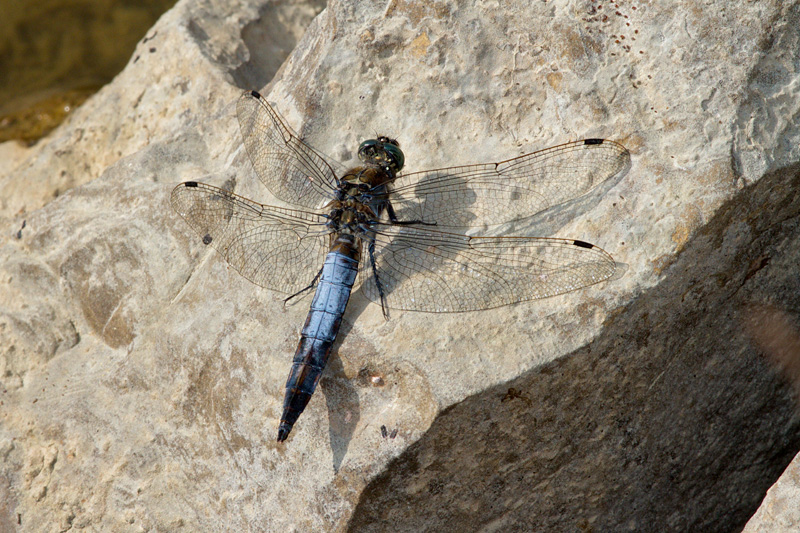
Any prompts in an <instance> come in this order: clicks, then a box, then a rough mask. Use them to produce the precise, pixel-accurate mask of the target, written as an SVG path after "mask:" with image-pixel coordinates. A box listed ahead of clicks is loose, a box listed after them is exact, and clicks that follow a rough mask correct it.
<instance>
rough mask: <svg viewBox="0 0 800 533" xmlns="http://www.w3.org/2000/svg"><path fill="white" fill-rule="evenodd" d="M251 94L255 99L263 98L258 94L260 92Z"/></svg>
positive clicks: (251, 92)
mask: <svg viewBox="0 0 800 533" xmlns="http://www.w3.org/2000/svg"><path fill="white" fill-rule="evenodd" d="M250 94H251V95H253V98H258V99H260V98H261V95H260V94H258V91H250Z"/></svg>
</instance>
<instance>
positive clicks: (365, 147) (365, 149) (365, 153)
mask: <svg viewBox="0 0 800 533" xmlns="http://www.w3.org/2000/svg"><path fill="white" fill-rule="evenodd" d="M378 144H379V143H378V141H377V140H375V139H368V140H366V141H364V142H362V143H361V144H360V145H358V158H359V159H360V160H362V161H366V160H367V159H369V158H370V157H372V156H373V155H375V149H376V148H377V146H378Z"/></svg>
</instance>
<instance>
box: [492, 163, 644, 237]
mask: <svg viewBox="0 0 800 533" xmlns="http://www.w3.org/2000/svg"><path fill="white" fill-rule="evenodd" d="M629 169H630V164H629V165H628V166H627V167H626V168H625V169H623V170H622V171H620V172H618V173H617V174H615V175H613V176H611V177H610V178H608V179H607V180H605V181H604V182H602V183H601V184H599V185H598V186H597V187H595V188H594V189H592V190H591V191H589V192H588V193H586V194H584V195H583V196H579V197H578V198H574V199H572V200H569V201H567V202H562V203H560V204H556V205H554V206H552V207H550V208H548V209H545V210H543V211H539V212H538V213H532V214H531V215H530V216H528V217H524V218H519V219H517V220H512V221H509V222H508V223H506V224H500V225H497V226H490V227H489V229H488V231H487V233H486V234H487V235H496V236H506V235H524V236H531V237H552V236H555V237H575V238H580V236H578V235H567V236H565V235H556V234H557V233H558V231H559V229H560V228H562V227H564V226H566V225H567V224H569V223H570V222H572V221H573V220H574V219H576V218H578V217H581V216H583V215H584V214H586V213H587V212H589V211H591V210H592V209H594V208H595V207H596V206H597V205H598V204H599V203H600V200H602V199H603V198H604V197H605V195H606V194H608V192H609V191H610V190H611V189H612V188H614V187H615V186H616V185H617V184H618V183H619V182H620V181H621V180H622V178H624V177H625V175H627V173H628V170H629Z"/></svg>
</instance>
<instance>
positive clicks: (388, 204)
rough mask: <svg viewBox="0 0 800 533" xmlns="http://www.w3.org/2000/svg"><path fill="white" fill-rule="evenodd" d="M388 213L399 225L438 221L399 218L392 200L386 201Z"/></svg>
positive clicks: (426, 223) (434, 223) (424, 223)
mask: <svg viewBox="0 0 800 533" xmlns="http://www.w3.org/2000/svg"><path fill="white" fill-rule="evenodd" d="M386 214H387V215H389V220H391V222H392V224H397V225H398V226H407V225H409V224H422V225H423V226H435V225H436V222H425V221H424V220H398V219H397V213H395V212H394V207H392V204H391V203H390V202H386ZM376 279H377V278H376Z"/></svg>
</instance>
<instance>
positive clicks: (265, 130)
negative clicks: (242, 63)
mask: <svg viewBox="0 0 800 533" xmlns="http://www.w3.org/2000/svg"><path fill="white" fill-rule="evenodd" d="M236 113H237V115H238V117H239V128H240V130H241V132H242V139H243V140H244V145H245V147H246V148H247V153H248V155H249V156H250V161H251V162H252V163H253V167H254V168H255V170H256V174H258V177H259V178H260V179H261V181H262V182H263V183H264V185H266V186H267V188H268V189H269V190H270V192H272V194H274V195H275V196H276V197H277V198H279V199H281V200H283V201H284V202H288V203H291V204H296V205H300V206H303V207H310V208H317V207H320V205H322V204H323V202H327V201H330V199H331V197H332V196H333V194H334V190H335V188H336V173H335V172H334V170H333V165H334V163H332V162H329V161H328V160H327V159H326V158H325V156H323V155H322V154H320V153H319V152H317V151H316V150H314V149H313V148H311V147H310V146H309V145H307V144H306V143H304V142H303V141H302V140H300V138H298V137H297V135H295V133H294V132H293V131H292V130H291V129H290V128H289V127H288V126H287V125H286V124H285V123H284V121H283V120H282V119H281V117H280V115H278V113H277V112H276V111H275V110H274V109H272V107H271V106H270V105H269V104H268V103H267V101H266V100H265V99H264V97H263V96H261V95H260V94H258V93H257V92H255V91H250V92H246V93H244V94H243V95H242V97H241V98H240V99H239V103H238V104H237V106H236Z"/></svg>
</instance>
